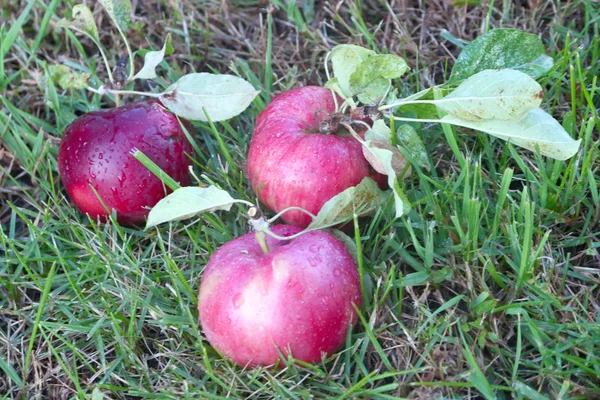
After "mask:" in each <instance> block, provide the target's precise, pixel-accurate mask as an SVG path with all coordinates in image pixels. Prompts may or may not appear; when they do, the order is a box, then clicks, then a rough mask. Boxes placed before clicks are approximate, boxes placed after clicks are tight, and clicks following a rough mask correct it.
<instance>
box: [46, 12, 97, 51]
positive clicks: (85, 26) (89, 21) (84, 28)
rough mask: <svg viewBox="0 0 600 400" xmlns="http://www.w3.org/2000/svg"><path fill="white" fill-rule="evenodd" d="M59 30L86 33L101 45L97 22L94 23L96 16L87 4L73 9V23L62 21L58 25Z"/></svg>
mask: <svg viewBox="0 0 600 400" xmlns="http://www.w3.org/2000/svg"><path fill="white" fill-rule="evenodd" d="M56 26H57V27H59V28H71V29H74V30H77V31H80V32H83V33H85V34H86V35H88V36H89V37H90V39H92V40H93V41H94V43H100V37H99V36H98V27H97V26H96V21H94V15H93V14H92V11H91V10H90V9H89V7H88V6H86V5H85V4H77V5H76V6H75V7H73V19H72V20H71V21H69V20H67V19H64V18H63V19H61V20H60V21H58V23H57V24H56Z"/></svg>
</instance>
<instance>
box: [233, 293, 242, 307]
mask: <svg viewBox="0 0 600 400" xmlns="http://www.w3.org/2000/svg"><path fill="white" fill-rule="evenodd" d="M244 301H245V300H244V296H242V294H241V293H237V294H236V295H235V296H233V306H234V307H235V308H240V307H241V306H242V304H244Z"/></svg>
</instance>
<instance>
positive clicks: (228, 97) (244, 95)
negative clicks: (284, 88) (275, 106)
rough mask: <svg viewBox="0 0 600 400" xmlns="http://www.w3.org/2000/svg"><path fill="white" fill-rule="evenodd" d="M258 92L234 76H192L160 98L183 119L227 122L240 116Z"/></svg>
mask: <svg viewBox="0 0 600 400" xmlns="http://www.w3.org/2000/svg"><path fill="white" fill-rule="evenodd" d="M258 93H259V91H258V90H256V89H254V87H253V86H252V85H251V84H250V83H248V82H247V81H245V80H244V79H242V78H239V77H237V76H233V75H214V74H209V73H205V72H202V73H192V74H188V75H185V76H183V77H182V78H180V79H179V80H178V81H177V82H175V83H174V84H172V85H171V86H169V88H168V89H167V90H166V91H165V92H164V93H162V94H161V95H160V101H162V103H163V104H164V105H165V106H166V107H168V108H169V110H171V111H172V112H173V113H175V114H177V115H179V116H180V117H183V118H186V119H190V120H196V121H207V120H208V119H207V118H206V115H205V113H204V110H206V113H207V114H208V116H209V117H210V119H211V120H212V121H224V120H227V119H230V118H233V117H235V116H236V115H239V114H241V113H242V112H243V111H244V110H245V109H246V108H248V106H249V105H250V103H252V100H254V98H255V97H256V96H257V95H258Z"/></svg>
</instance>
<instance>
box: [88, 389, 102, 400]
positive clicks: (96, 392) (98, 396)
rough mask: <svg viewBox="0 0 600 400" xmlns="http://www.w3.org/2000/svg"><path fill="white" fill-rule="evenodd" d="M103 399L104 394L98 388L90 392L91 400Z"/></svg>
mask: <svg viewBox="0 0 600 400" xmlns="http://www.w3.org/2000/svg"><path fill="white" fill-rule="evenodd" d="M102 399H104V394H103V393H102V392H101V391H100V389H98V388H94V390H93V391H92V399H91V400H102Z"/></svg>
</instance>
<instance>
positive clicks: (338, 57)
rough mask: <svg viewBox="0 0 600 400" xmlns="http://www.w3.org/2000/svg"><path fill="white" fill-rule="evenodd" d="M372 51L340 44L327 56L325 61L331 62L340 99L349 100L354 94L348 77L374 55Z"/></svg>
mask: <svg viewBox="0 0 600 400" xmlns="http://www.w3.org/2000/svg"><path fill="white" fill-rule="evenodd" d="M376 54H377V53H375V52H374V51H373V50H369V49H365V48H364V47H360V46H356V45H353V44H341V45H338V46H335V47H334V48H333V49H332V50H331V52H330V53H329V54H328V55H327V60H331V65H332V66H333V75H334V76H335V79H336V80H337V81H336V84H337V85H338V86H339V88H340V91H341V93H342V97H344V98H349V97H352V96H354V95H355V94H356V93H352V91H351V90H350V76H351V75H352V74H353V73H354V71H356V67H358V65H359V64H360V63H362V62H363V61H364V60H366V59H367V58H369V57H371V56H374V55H376Z"/></svg>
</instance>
